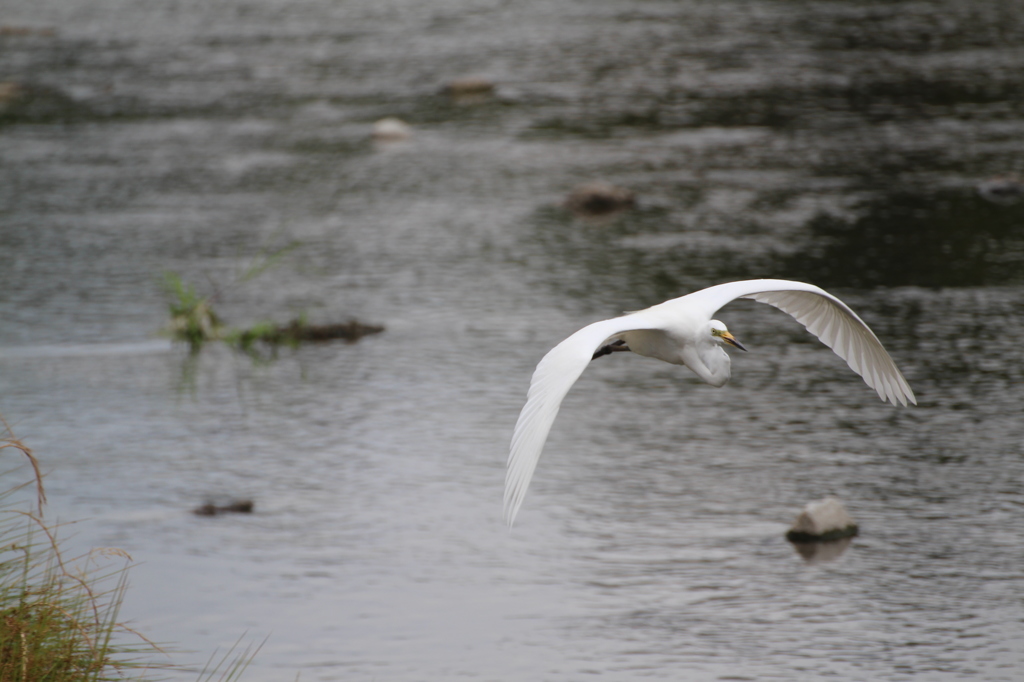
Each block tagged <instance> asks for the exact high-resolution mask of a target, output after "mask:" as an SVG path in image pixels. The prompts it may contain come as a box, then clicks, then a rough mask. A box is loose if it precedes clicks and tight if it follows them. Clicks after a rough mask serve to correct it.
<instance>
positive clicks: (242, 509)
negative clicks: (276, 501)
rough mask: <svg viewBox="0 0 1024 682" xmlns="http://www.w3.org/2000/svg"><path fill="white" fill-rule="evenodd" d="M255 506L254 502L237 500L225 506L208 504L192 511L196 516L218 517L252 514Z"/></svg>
mask: <svg viewBox="0 0 1024 682" xmlns="http://www.w3.org/2000/svg"><path fill="white" fill-rule="evenodd" d="M254 506H255V504H254V503H253V501H252V500H235V501H233V502H229V503H228V504H224V505H217V504H214V503H213V502H207V503H206V504H203V505H201V506H199V507H196V508H195V509H193V510H192V513H193V514H195V515H196V516H218V515H219V514H251V513H252V510H253V507H254Z"/></svg>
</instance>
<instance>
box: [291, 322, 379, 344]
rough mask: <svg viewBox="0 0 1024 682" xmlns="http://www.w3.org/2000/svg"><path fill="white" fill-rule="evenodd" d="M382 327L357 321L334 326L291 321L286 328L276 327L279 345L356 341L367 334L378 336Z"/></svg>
mask: <svg viewBox="0 0 1024 682" xmlns="http://www.w3.org/2000/svg"><path fill="white" fill-rule="evenodd" d="M382 331H384V327H382V326H381V325H377V324H364V323H362V322H359V321H357V320H349V321H348V322H340V323H336V324H304V323H301V322H298V321H293V322H291V323H290V324H288V325H287V326H284V327H278V329H277V334H278V336H279V340H278V342H279V343H288V342H293V343H299V342H303V341H333V340H335V339H342V340H344V341H349V342H353V341H358V340H359V339H361V338H362V337H364V336H368V335H369V334H379V333H380V332H382Z"/></svg>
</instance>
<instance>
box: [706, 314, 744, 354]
mask: <svg viewBox="0 0 1024 682" xmlns="http://www.w3.org/2000/svg"><path fill="white" fill-rule="evenodd" d="M708 327H709V328H710V330H711V336H712V338H714V339H715V341H717V342H718V343H727V344H729V345H730V346H735V347H736V348H739V349H740V350H746V348H744V347H743V344H742V343H740V342H739V341H737V340H736V337H734V336H733V335H732V334H731V333H729V330H728V329H726V327H725V324H723V323H722V322H719V321H718V320H711V321H710V322H708Z"/></svg>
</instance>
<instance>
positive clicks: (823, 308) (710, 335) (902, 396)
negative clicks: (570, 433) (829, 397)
mask: <svg viewBox="0 0 1024 682" xmlns="http://www.w3.org/2000/svg"><path fill="white" fill-rule="evenodd" d="M737 298H752V299H754V300H755V301H761V302H762V303H767V304H768V305H773V306H775V307H776V308H778V309H779V310H782V311H784V312H787V313H789V314H790V315H792V316H793V317H794V318H796V320H797V321H798V322H800V323H801V324H803V325H804V326H805V327H806V328H807V331H809V332H811V333H812V334H814V335H815V336H817V337H818V338H819V339H821V341H822V342H823V343H824V344H825V345H826V346H828V347H829V348H831V349H832V350H833V351H835V352H836V354H837V355H838V356H839V357H841V358H842V359H843V360H846V362H847V363H848V364H849V365H850V368H851V369H852V370H853V371H854V372H856V373H857V374H859V375H860V376H862V377H863V378H864V381H865V382H866V383H867V385H868V386H870V387H871V388H873V389H875V390H876V391H877V392H878V396H879V397H880V398H881V399H882V400H888V401H889V402H891V403H892V404H893V405H895V404H896V403H897V402H900V403H902V404H903V405H906V404H907V401H908V400H909V401H910V402H912V403H914V404H917V399H916V398H914V392H913V391H912V390H910V385H909V384H907V380H906V379H904V378H903V375H902V374H901V373H900V371H899V369H898V368H897V367H896V364H895V363H894V362H893V361H892V358H891V357H889V354H888V353H887V352H886V351H885V348H883V347H882V343H881V342H880V341H879V340H878V337H877V336H875V334H874V332H872V331H871V329H870V328H869V327H868V326H867V325H866V324H865V323H864V321H863V320H861V319H860V318H859V317H858V316H857V314H856V313H854V312H853V311H852V310H850V308H849V307H848V306H847V305H846V304H845V303H843V302H842V301H840V300H839V299H838V298H836V297H835V296H833V295H832V294H830V293H828V292H827V291H825V290H823V289H820V288H818V287H816V286H814V285H813V284H804V283H803V282H790V281H786V280H782V279H755V280H747V281H743V282H730V283H728V284H719V285H718V286H714V287H709V288H707V289H703V290H701V291H696V292H694V293H692V294H689V295H687V296H682V297H680V298H674V299H672V300H670V301H665V302H664V303H660V304H658V305H656V306H653V307H651V308H647V309H646V310H640V311H637V312H632V313H627V314H625V315H622V316H621V317H615V318H612V319H610V320H602V321H600V322H595V323H593V324H590V325H587V326H586V327H584V328H583V329H581V330H579V331H578V332H576V333H575V334H573V335H572V336H570V337H569V338H567V339H565V340H564V341H562V342H561V343H560V344H558V345H557V346H555V347H554V348H553V349H551V351H550V352H548V354H547V355H545V356H544V358H543V359H542V360H541V361H540V364H538V365H537V369H536V371H534V373H533V379H532V380H531V381H530V390H529V392H528V394H527V400H526V405H525V406H524V407H523V411H522V412H521V413H520V414H519V421H517V422H516V428H515V431H514V432H513V434H512V447H511V450H510V451H509V455H508V469H507V471H506V473H505V521H506V522H507V523H508V525H509V526H511V525H512V523H513V522H514V521H515V518H516V514H517V513H518V511H519V506H520V505H521V504H522V503H523V497H524V496H525V495H526V488H527V487H528V486H529V485H530V479H531V478H532V477H533V471H534V469H535V468H536V467H537V460H539V459H540V453H541V450H543V449H544V442H545V441H546V440H547V437H548V432H549V431H551V425H552V424H553V423H554V421H555V416H556V415H557V414H558V408H559V406H561V404H562V399H563V398H565V395H566V393H568V392H569V389H570V388H572V385H573V384H574V383H576V379H578V378H579V376H580V374H582V373H583V370H584V369H585V368H586V366H587V364H588V363H589V362H590V361H591V360H593V359H595V358H598V357H601V356H603V355H608V354H610V353H612V352H615V351H627V350H628V351H633V352H634V353H636V354H638V355H646V356H648V357H652V358H657V359H658V360H664V361H665V362H671V363H672V364H674V365H686V366H687V367H689V368H690V369H691V370H692V371H693V373H694V374H696V375H697V376H698V377H700V378H701V379H702V380H703V381H705V382H707V383H709V384H711V385H712V386H715V387H721V386H724V385H725V384H726V383H727V382H728V381H729V376H730V373H731V371H730V366H729V354H728V353H726V352H725V350H724V349H723V348H722V344H729V345H731V346H735V347H736V348H739V349H740V350H746V348H744V347H743V346H742V345H741V344H740V342H739V341H737V340H736V339H735V338H734V337H733V335H732V334H731V333H730V332H729V330H728V329H726V327H725V325H724V324H722V323H721V322H719V321H718V320H713V319H711V316H712V315H714V314H715V312H716V311H717V310H718V309H719V308H721V307H722V306H724V305H725V304H727V303H729V302H730V301H733V300H735V299H737Z"/></svg>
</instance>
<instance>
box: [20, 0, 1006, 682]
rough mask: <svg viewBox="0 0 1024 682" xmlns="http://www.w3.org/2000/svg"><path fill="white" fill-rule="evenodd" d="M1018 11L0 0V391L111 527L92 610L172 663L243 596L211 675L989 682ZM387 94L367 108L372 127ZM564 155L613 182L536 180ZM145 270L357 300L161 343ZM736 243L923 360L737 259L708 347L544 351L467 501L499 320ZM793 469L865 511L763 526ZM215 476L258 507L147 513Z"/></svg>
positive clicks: (598, 294)
mask: <svg viewBox="0 0 1024 682" xmlns="http://www.w3.org/2000/svg"><path fill="white" fill-rule="evenodd" d="M1020 10H1021V6H1020V4H1019V3H1015V2H1003V1H997V0H992V1H988V0H970V1H967V0H959V1H955V0H930V1H929V0H926V1H923V2H882V1H877V2H870V1H865V2H853V1H813V0H790V1H786V0H776V1H769V0H750V1H745V2H701V1H698V0H688V1H687V0H681V1H673V2H669V1H667V0H664V1H657V0H651V1H637V0H633V1H629V0H601V1H596V2H595V1H592V0H591V1H587V2H579V1H577V2H547V1H541V0H533V1H530V0H517V1H515V2H507V1H506V2H502V1H497V0H490V1H487V0H480V1H473V0H440V1H437V2H429V3H424V2H402V1H397V0H396V1H394V2H382V1H380V0H374V1H365V0H362V1H360V0H346V1H344V2H342V1H339V0H291V1H285V0H223V1H220V2H197V1H190V0H181V1H174V2H160V3H157V2H141V3H140V2H129V1H127V0H82V1H79V2H66V1H65V0H13V1H12V2H9V3H7V4H6V6H5V9H4V12H3V14H2V17H0V21H2V22H3V26H2V27H0V83H2V87H0V413H2V414H3V415H4V416H5V417H6V418H7V419H8V420H9V421H10V422H11V424H12V426H13V427H14V431H15V433H16V434H17V435H18V436H19V437H21V438H22V439H23V440H25V441H26V442H27V443H28V444H29V445H30V446H31V447H33V448H34V450H35V451H36V453H37V454H38V456H39V458H40V460H41V462H42V465H43V468H44V469H45V470H46V471H47V472H48V477H47V487H48V492H49V496H50V502H51V504H50V509H49V510H48V512H47V514H48V518H51V519H55V520H60V521H65V522H76V523H74V524H73V525H72V526H71V527H70V528H68V529H65V531H64V532H65V533H66V534H67V535H69V536H72V537H69V542H71V543H72V544H74V545H76V546H79V547H82V548H88V547H93V546H115V547H119V548H122V549H124V550H126V551H128V552H129V553H131V555H132V556H133V557H134V559H135V562H136V565H135V566H134V567H133V568H132V573H131V575H132V585H131V587H130V590H129V594H128V599H127V602H126V603H125V605H124V608H123V610H122V616H123V617H124V618H125V619H129V620H130V621H131V624H132V626H133V627H135V628H137V629H138V630H140V631H142V632H144V633H145V634H147V635H148V636H149V637H151V638H153V639H155V640H157V641H160V642H166V643H169V644H171V645H172V646H173V647H175V648H179V649H186V650H190V651H193V652H196V653H195V654H194V655H191V658H190V656H189V655H185V657H184V659H185V660H184V661H182V659H181V658H179V657H176V658H175V660H176V661H178V662H188V661H194V662H197V663H201V662H202V661H203V660H204V659H205V657H206V655H207V654H208V653H209V652H210V651H211V650H212V649H213V648H214V647H216V646H229V645H230V644H231V643H232V642H234V641H235V640H236V639H237V638H238V637H239V636H241V635H243V633H248V637H250V638H253V639H256V640H260V639H262V638H263V637H264V636H266V635H269V639H268V641H267V642H266V644H265V645H264V647H263V649H262V650H261V651H260V653H259V655H258V656H257V658H256V660H255V662H254V663H253V665H252V666H251V667H250V669H249V670H248V672H247V673H246V675H245V676H244V679H247V680H255V681H261V680H281V679H295V678H296V676H299V677H300V679H303V680H369V679H386V680H442V679H443V680H448V679H453V678H456V677H459V678H465V679H472V680H503V681H508V680H571V679H580V678H581V677H583V676H584V675H588V674H595V675H600V676H601V677H602V679H610V680H634V679H640V678H645V679H646V678H652V679H671V680H708V679H759V680H760V679H786V680H793V679H820V678H825V677H838V678H840V679H873V680H902V679H909V678H915V679H928V680H946V679H949V680H952V679H972V680H1012V679H1019V675H1020V670H1021V669H1022V667H1024V597H1022V595H1024V576H1022V574H1021V569H1020V567H1021V565H1022V561H1024V530H1022V528H1024V526H1022V524H1021V523H1020V518H1021V514H1022V513H1024V489H1022V478H1021V477H1022V473H1024V425H1022V421H1021V419H1020V406H1021V404H1022V403H1024V382H1022V379H1024V350H1022V347H1021V344H1020V339H1021V337H1022V335H1024V334H1022V332H1024V296H1022V293H1024V202H1020V203H1017V202H1016V201H1015V196H1014V195H1013V194H1012V192H1013V191H1015V190H1013V187H1015V185H1013V184H1012V177H1013V176H1014V174H1019V173H1022V172H1024V168H1022V166H1024V160H1022V159H1024V155H1022V151H1024V68H1022V65H1024V13H1022V12H1021V11H1020ZM466 76H475V77H480V78H485V79H489V80H490V81H491V82H493V83H494V84H495V88H494V90H493V91H490V92H484V93H478V94H476V95H474V96H472V97H468V98H467V97H454V96H452V94H451V93H450V92H448V91H446V90H445V85H446V84H448V83H450V82H451V81H452V80H453V79H456V78H460V77H466ZM386 116H396V117H399V118H401V119H403V120H405V121H406V122H407V123H408V124H409V125H410V126H411V127H412V130H413V134H412V136H411V137H410V138H409V139H407V140H404V141H400V142H393V143H384V142H378V141H374V140H372V139H371V135H370V133H371V130H372V125H373V123H374V121H376V120H378V119H380V118H383V117H386ZM993 178H1002V180H1001V182H1004V183H1009V184H1006V186H1007V187H1010V188H1011V189H1010V193H1009V194H1008V195H1004V196H999V195H993V193H992V192H988V191H979V187H981V189H982V190H985V189H986V188H987V187H990V185H985V184H984V183H985V182H986V181H991V179H993ZM1007 178H1009V179H1010V180H1007ZM592 180H604V181H609V182H612V183H615V184H616V185H619V186H621V187H625V188H628V189H630V190H632V191H633V192H635V193H636V196H637V205H636V206H635V207H634V208H633V209H631V210H628V211H624V212H621V213H617V214H614V215H610V216H605V217H604V218H602V219H600V220H592V219H583V218H581V217H579V216H576V215H573V214H572V213H571V212H569V211H567V210H566V209H565V208H564V207H563V206H562V201H563V199H564V197H565V196H566V194H567V193H568V192H569V191H570V190H571V189H572V188H573V187H574V186H575V185H577V184H578V183H581V182H586V181H592ZM287 245H295V246H294V248H293V249H292V250H290V251H288V252H287V254H286V255H285V257H283V258H282V259H281V260H280V261H279V262H278V263H277V264H276V266H275V267H273V268H270V269H268V270H267V271H266V272H264V273H263V274H261V275H260V276H259V277H256V278H253V279H252V280H249V281H246V282H240V281H239V275H240V273H242V272H244V271H245V269H246V268H248V267H249V266H251V265H252V264H253V263H258V262H260V259H261V258H263V257H265V256H266V255H267V254H272V253H274V252H276V251H277V250H279V249H282V248H283V247H285V246H287ZM168 271H170V272H175V273H178V274H180V275H181V276H182V278H183V279H184V280H185V281H187V282H191V283H193V284H195V286H196V287H197V288H198V289H200V290H202V291H205V292H212V291H217V292H219V293H218V298H217V303H216V305H217V310H218V312H219V313H220V314H221V315H222V316H224V317H225V318H226V319H228V320H229V321H230V322H231V323H234V324H249V323H253V322H256V321H259V320H262V319H272V320H276V321H279V322H283V321H285V320H287V319H289V318H291V317H294V316H295V315H297V314H300V313H305V314H306V315H308V316H309V318H310V319H311V320H314V321H320V322H331V321H344V320H346V319H349V318H350V317H355V318H358V319H360V320H364V321H366V322H372V323H380V324H383V325H385V326H386V331H385V332H384V333H383V334H379V335H375V336H371V337H367V338H364V339H363V340H361V341H359V342H358V343H355V344H344V343H330V344H316V345H305V346H302V347H300V348H298V349H295V350H284V351H282V352H281V353H280V354H279V356H278V358H277V359H276V360H275V361H272V362H254V361H252V360H251V359H250V358H248V357H246V356H244V355H241V354H237V353H233V352H232V351H230V350H227V349H225V348H222V347H221V348H218V347H207V348H205V349H204V350H203V351H202V352H201V353H200V354H199V355H198V356H197V357H190V356H189V355H188V352H187V351H186V350H185V349H184V348H182V347H172V346H171V345H170V344H169V343H168V342H167V341H165V340H161V339H160V338H159V337H158V336H157V332H158V331H159V330H160V328H161V327H162V326H163V325H164V324H166V322H167V295H166V293H165V292H164V290H163V289H162V287H161V278H162V273H164V272H168ZM762 276H763V277H784V278H793V279H802V280H807V281H812V282H814V283H816V284H819V285H821V286H823V287H826V288H828V289H829V290H831V291H833V293H836V294H838V295H840V296H841V297H843V298H844V300H846V301H847V302H848V303H849V304H850V305H851V306H852V307H853V308H854V309H855V310H857V311H858V312H859V313H860V314H861V315H862V317H863V318H864V319H865V320H866V321H868V323H869V324H871V325H872V327H873V328H874V329H875V331H876V332H877V333H878V335H879V337H880V338H881V339H882V341H883V342H884V343H885V345H886V346H887V348H888V349H889V350H890V352H891V353H892V355H893V356H894V358H895V359H896V361H897V363H898V364H899V365H900V366H901V367H902V368H903V369H904V371H905V374H906V375H907V377H908V379H909V380H910V382H911V384H912V386H913V387H914V389H915V391H916V392H917V396H918V398H919V401H920V404H919V405H918V406H917V407H916V408H911V409H896V408H892V407H890V406H887V405H883V404H882V403H880V402H879V401H878V399H877V397H876V396H875V394H874V392H873V391H871V390H870V389H868V388H867V387H866V386H864V385H863V383H862V382H861V381H860V379H859V378H857V377H856V376H855V375H853V374H852V373H851V372H850V371H849V370H848V368H846V366H845V364H844V363H843V362H842V361H841V360H839V359H838V358H837V357H835V356H834V355H833V354H832V353H831V352H830V351H828V349H826V348H824V347H823V346H821V345H820V344H819V343H817V341H815V340H814V339H813V338H812V337H810V336H809V335H807V334H806V332H804V330H803V329H802V327H800V326H799V325H798V324H797V323H795V322H793V321H792V320H791V319H789V318H788V316H786V315H784V314H782V313H779V312H778V311H776V310H774V309H772V308H769V307H768V306H763V305H759V304H755V303H753V302H738V303H736V304H733V305H732V306H730V307H728V308H726V309H725V310H723V311H722V313H721V314H720V315H719V317H720V319H723V320H724V321H725V322H726V323H727V324H728V325H729V327H730V329H732V330H733V331H734V333H736V335H737V336H738V338H740V339H741V340H742V341H743V342H744V344H745V345H746V346H747V347H748V348H750V349H751V352H750V353H749V354H743V355H738V356H736V357H734V363H733V368H734V379H733V381H732V383H731V384H730V385H729V386H727V387H725V388H724V389H721V390H715V389H712V388H710V387H708V386H704V385H700V384H699V383H698V382H697V381H696V380H695V379H694V378H693V377H691V376H690V375H689V373H688V372H687V371H686V370H685V369H682V368H678V367H670V366H667V365H663V364H660V363H657V362H653V361H649V360H645V359H641V358H638V357H620V356H618V355H616V356H612V357H611V358H607V359H604V360H602V361H601V362H599V363H595V365H594V366H593V367H592V368H590V369H589V370H588V372H587V373H585V375H584V377H583V378H582V379H581V382H580V384H579V385H578V386H577V387H576V389H575V390H574V391H573V392H572V393H571V394H570V396H569V398H568V399H567V401H566V403H565V405H564V407H563V410H562V412H561V414H560V416H559V420H558V423H557V424H556V427H555V429H554V431H553V433H552V436H551V439H550V441H549V443H548V447H547V451H546V454H545V457H544V459H543V460H542V462H541V465H540V467H539V470H538V474H537V477H536V480H535V481H534V483H533V486H532V489H531V491H530V495H529V496H528V498H527V500H526V504H525V506H524V508H523V511H522V513H521V514H520V516H519V521H518V523H517V526H516V528H515V530H514V531H513V532H512V533H511V534H510V533H508V532H507V531H506V529H505V528H504V526H503V524H502V521H501V518H500V514H501V497H502V484H503V467H504V460H505V456H506V452H507V450H506V448H507V443H508V439H509V437H510V435H511V429H512V425H513V424H514V422H515V418H516V416H517V413H518V410H519V408H520V407H521V405H522V402H523V400H524V397H525V392H526V388H527V384H528V381H529V377H530V374H531V372H532V370H533V367H534V365H535V364H536V362H537V361H538V360H539V359H540V357H541V356H542V355H543V354H544V353H545V352H546V351H547V350H548V349H549V348H550V347H551V346H553V345H554V344H555V343H557V342H558V341H559V340H561V339H562V338H564V337H565V336H567V335H568V334H569V333H571V332H572V331H574V330H575V329H577V328H579V327H581V326H583V325H584V324H586V323H588V322H591V321H593V320H596V319H601V318H605V317H610V316H613V315H615V314H617V313H618V312H620V311H622V310H630V309H636V308H640V307H645V306H647V305H651V304H653V303H657V302H660V301H662V300H664V299H666V298H670V297H674V296H679V295H682V294H684V293H687V292H689V291H691V290H694V289H698V288H702V287H705V286H709V285H712V284H716V283H719V282H722V281H728V280H733V279H741V278H747V277H762ZM7 466H10V464H8V465H7ZM825 494H836V495H838V496H840V497H841V498H842V499H843V500H844V501H845V502H846V505H847V507H848V508H849V510H850V511H851V513H852V514H853V515H854V516H855V518H856V519H857V520H858V521H859V522H860V524H861V528H862V534H861V536H860V537H858V538H857V539H856V540H855V541H854V542H853V543H852V544H851V545H850V546H849V547H848V548H847V550H846V551H845V552H844V553H843V554H842V555H841V556H839V557H838V558H837V559H835V560H833V561H827V562H807V561H805V560H804V559H803V558H802V557H801V556H800V554H798V553H797V552H796V551H794V548H793V547H792V546H791V545H789V544H788V543H787V542H786V541H785V540H784V538H783V534H784V531H785V529H786V527H787V526H788V524H789V522H790V521H791V520H792V518H793V516H794V515H795V514H796V513H797V512H798V511H799V509H800V508H801V507H802V506H803V505H804V504H805V503H806V502H808V501H810V500H813V499H816V498H819V497H821V496H823V495H825ZM223 498H249V499H252V500H253V501H254V502H255V511H254V513H253V514H251V515H231V516H222V517H214V518H199V517H196V516H194V515H192V514H191V513H190V510H191V509H193V508H194V507H196V506H198V505H200V504H202V503H203V502H205V501H207V500H211V499H223ZM180 677H181V679H190V678H191V676H190V675H187V674H182V675H181V676H180Z"/></svg>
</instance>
